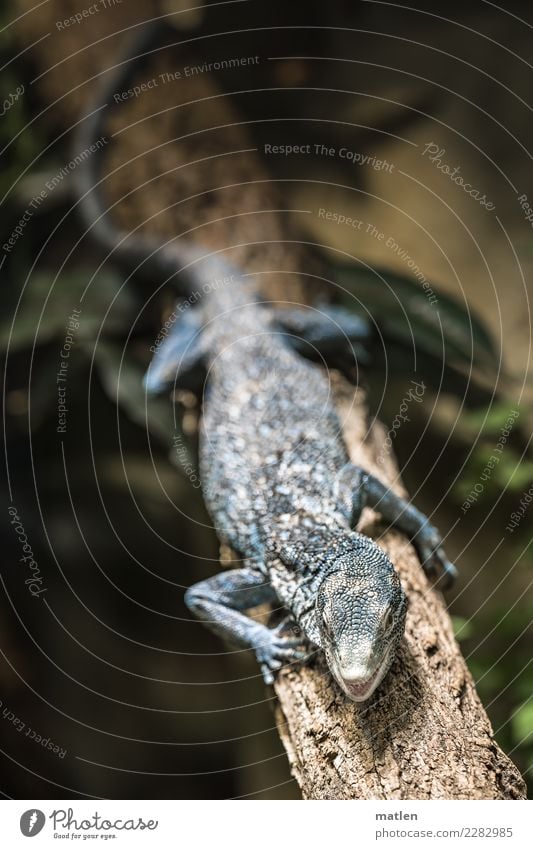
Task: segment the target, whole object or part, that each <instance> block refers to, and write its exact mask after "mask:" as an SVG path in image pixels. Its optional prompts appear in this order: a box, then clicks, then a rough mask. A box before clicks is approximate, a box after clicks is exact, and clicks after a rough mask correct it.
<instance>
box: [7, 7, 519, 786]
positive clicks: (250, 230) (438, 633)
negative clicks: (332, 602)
mask: <svg viewBox="0 0 533 849" xmlns="http://www.w3.org/2000/svg"><path fill="white" fill-rule="evenodd" d="M19 5H20V6H21V7H22V8H23V9H26V8H28V7H29V5H31V4H29V3H28V0H20V2H19ZM69 8H70V6H69V4H66V3H60V2H57V0H56V2H52V3H50V4H49V5H47V6H44V7H41V8H40V13H39V16H29V15H28V16H27V17H25V18H23V19H22V20H21V23H20V31H21V34H22V37H23V38H25V39H26V40H27V41H28V42H30V41H33V40H34V39H36V38H37V37H38V36H40V35H41V34H42V32H41V31H43V32H46V31H48V30H53V29H54V21H55V20H56V19H57V18H61V17H62V16H66V15H67V13H71V12H68V9H69ZM60 11H61V14H60ZM63 12H64V15H63ZM116 15H118V12H117V13H115V12H113V11H110V12H109V14H106V16H105V20H104V16H96V17H95V18H91V19H90V20H87V22H86V24H85V25H84V27H83V32H82V28H81V27H72V29H71V30H69V31H68V33H63V36H64V40H63V42H60V43H59V48H60V49H61V50H62V51H63V53H62V55H59V57H58V55H57V50H58V44H57V40H54V42H53V44H52V39H50V41H46V40H44V41H42V42H40V43H39V45H38V47H37V48H36V50H35V51H34V54H33V55H34V56H35V60H36V62H37V63H38V64H39V65H40V66H41V67H43V68H46V69H50V70H49V71H48V73H47V74H46V76H44V77H43V79H42V80H41V81H40V83H39V86H38V88H39V90H40V92H41V95H42V96H43V97H44V99H45V100H49V101H55V100H57V99H58V98H61V99H60V100H59V101H58V102H57V105H56V106H55V107H54V109H53V110H52V115H53V116H54V118H55V120H56V121H59V122H61V121H68V122H70V121H71V120H72V115H76V114H79V113H80V112H81V111H82V110H83V109H84V108H85V107H86V105H87V99H88V97H89V95H90V94H91V93H92V89H93V87H94V86H93V85H92V84H89V85H84V82H85V81H86V80H87V79H88V78H89V77H90V76H91V75H92V74H94V73H95V69H101V68H102V67H105V66H106V64H109V61H108V59H109V57H108V52H109V49H110V46H111V47H112V49H113V50H116V48H117V44H116V42H117V41H119V42H122V41H123V37H122V36H119V37H118V38H117V39H114V38H113V39H111V41H110V42H108V43H107V48H106V49H107V51H108V52H107V53H106V52H105V51H104V50H102V48H101V47H100V46H99V45H98V44H96V45H95V46H93V47H91V48H89V49H88V50H83V52H81V53H77V52H76V50H77V49H78V48H79V49H81V48H82V47H85V44H90V43H91V42H92V41H96V39H97V38H98V37H102V36H103V35H105V34H106V31H107V32H113V27H116V28H117V29H120V28H121V27H122V28H124V27H125V26H126V25H127V24H129V23H131V22H133V21H134V20H135V18H136V17H137V13H136V12H135V11H134V10H133V7H132V6H131V4H129V6H128V7H127V8H126V6H125V5H124V6H122V7H120V26H119V21H118V19H116ZM130 18H131V20H130ZM99 27H102V29H101V30H100V29H99ZM77 39H80V43H79V44H78V41H77ZM67 56H72V57H73V58H72V60H70V61H68V62H66V64H60V65H56V63H57V62H58V61H59V59H62V58H64V57H67ZM179 57H180V62H182V63H183V61H184V59H183V49H182V50H181V51H180V54H179ZM168 61H169V59H168V56H167V55H166V54H162V55H161V56H158V57H157V58H155V59H154V63H153V65H152V66H151V67H150V68H148V69H145V70H144V71H143V74H142V75H141V76H144V77H145V78H149V77H153V76H155V75H157V74H158V73H159V72H160V71H161V70H162V69H164V68H165V67H167V65H168ZM67 71H68V73H67ZM77 86H80V87H79V88H78V87H77ZM71 89H72V94H69V95H67V94H66V92H67V91H69V90H71ZM156 91H157V95H156V94H154V95H153V97H151V98H150V100H149V101H148V100H146V99H143V98H138V99H136V100H130V101H128V102H126V103H123V104H121V108H120V109H119V110H117V111H116V112H115V113H114V114H113V117H112V128H113V130H115V131H117V130H120V129H122V128H124V127H128V126H130V127H132V128H133V130H132V131H130V132H125V133H123V134H122V135H120V136H118V137H117V139H116V141H115V142H114V144H113V146H112V150H111V152H110V153H109V168H110V169H113V168H120V166H121V165H124V164H126V167H123V168H121V169H120V170H117V171H116V173H114V174H113V175H112V176H111V177H110V178H109V180H108V181H107V182H106V191H107V194H108V198H109V200H110V201H111V202H116V201H117V200H118V199H119V198H121V197H124V196H128V199H127V201H124V202H122V203H120V204H118V205H117V207H115V210H114V214H115V215H116V219H117V221H118V222H119V223H120V224H121V226H123V227H127V228H128V227H134V226H136V225H138V224H140V223H141V222H147V224H146V229H149V230H150V231H151V232H152V233H158V234H160V235H161V236H167V237H168V236H174V235H176V234H177V233H183V232H187V231H188V230H189V229H190V227H191V222H193V224H192V226H194V227H195V231H196V233H195V235H196V234H198V236H199V241H201V242H202V243H203V244H205V245H206V246H209V247H212V248H219V247H227V246H228V245H232V246H237V247H234V249H233V253H232V257H233V259H234V261H236V262H238V263H239V264H240V265H241V266H242V267H243V268H246V270H247V271H248V272H250V271H259V272H262V273H263V274H264V275H265V277H264V278H263V279H266V281H267V284H268V294H269V295H270V296H271V297H283V296H285V297H287V298H288V299H294V300H306V299H308V298H309V297H312V288H313V286H314V285H316V281H313V278H312V276H308V275H309V271H310V267H311V266H310V259H309V256H308V255H307V254H306V253H305V251H304V250H303V248H302V246H300V245H298V243H297V241H296V242H292V243H291V242H290V241H287V239H290V235H289V236H287V228H286V219H285V218H284V216H282V214H280V213H279V209H280V198H279V197H278V195H277V192H276V191H275V190H273V188H272V184H270V183H269V181H268V178H267V175H266V174H265V172H264V170H263V165H262V164H261V161H260V159H259V158H258V156H257V154H256V153H255V152H253V151H249V152H247V153H240V154H239V155H238V156H235V157H234V156H230V157H228V158H227V159H224V158H222V159H220V160H217V159H209V158H208V157H209V155H210V154H211V153H213V151H215V150H216V151H217V152H218V151H220V150H226V151H235V150H242V149H244V148H250V147H251V145H250V142H249V139H248V137H247V135H246V133H245V132H244V130H243V128H242V127H241V126H234V127H231V128H229V129H222V130H218V131H216V132H213V133H208V134H207V135H206V136H205V137H204V136H203V135H201V134H200V135H192V136H190V137H188V138H185V139H184V138H181V136H182V134H183V133H186V132H187V131H188V130H190V129H191V126H193V127H194V128H195V129H198V127H199V126H203V125H204V124H207V125H208V126H211V125H212V126H217V125H218V126H220V125H224V124H227V123H229V122H231V121H234V120H235V116H234V114H233V110H232V106H231V103H230V102H228V99H225V101H224V103H223V104H222V103H221V102H220V103H219V102H218V101H213V103H212V105H211V106H210V109H209V110H206V109H205V108H204V109H201V110H200V111H198V109H197V108H196V107H195V104H194V101H195V100H196V99H201V98H202V97H205V96H206V95H207V94H210V93H212V92H213V91H216V87H215V86H214V85H213V81H212V80H211V79H210V78H209V77H208V75H204V76H203V77H202V78H198V79H194V80H188V81H183V83H182V85H180V87H179V88H178V87H173V88H169V87H164V88H160V89H157V90H156ZM158 97H160V98H161V100H160V102H159V103H158V100H157V98H158ZM169 102H170V103H172V104H173V105H174V106H177V105H178V104H180V103H181V104H191V105H188V106H182V108H181V109H176V110H171V111H164V110H165V107H168V105H169ZM213 110H215V112H216V114H213ZM193 113H194V115H193ZM150 114H152V115H156V116H157V118H154V119H153V120H151V121H146V122H143V123H138V122H139V121H142V120H143V119H144V118H146V117H147V115H150ZM165 142H167V144H165ZM168 142H170V143H168ZM147 151H149V153H147ZM198 160H202V162H201V163H199V164H197V165H189V167H187V168H186V169H182V168H180V167H179V166H182V165H184V164H185V163H190V162H194V161H198ZM161 174H163V175H164V176H163V177H162V178H161V177H160V176H159V175H161ZM151 178H154V182H152V183H149V184H148V185H147V187H146V188H145V189H141V190H139V191H136V193H135V194H134V195H132V196H129V192H130V191H131V190H132V189H135V188H136V187H137V186H139V185H140V184H142V183H143V182H145V181H147V180H150V179H151ZM199 192H201V193H202V194H201V195H199V194H198V193H199ZM184 197H189V198H190V199H189V200H188V201H186V202H184V201H183V198H184ZM176 198H179V199H180V202H179V203H178V204H177V205H175V206H171V204H173V203H175V202H176ZM161 211H164V212H163V213H162V214H159V213H161ZM235 211H238V215H235ZM259 211H260V214H257V213H258V212H259ZM249 213H251V214H249ZM148 219H150V220H148ZM200 225H201V226H200ZM312 268H313V270H314V266H312ZM265 272H266V274H265ZM333 380H334V388H335V394H336V402H337V404H338V409H339V412H340V415H341V419H342V421H343V425H344V432H345V438H346V443H347V445H348V448H349V452H350V454H351V457H352V459H353V460H354V461H356V462H358V463H360V464H361V465H362V466H364V467H365V468H367V469H368V470H371V471H374V472H375V473H376V474H377V475H378V476H380V477H381V478H382V479H383V480H384V481H386V482H388V483H391V484H392V485H393V487H394V488H396V489H398V491H402V490H401V484H400V483H399V479H398V473H397V469H396V466H395V464H394V461H393V459H392V458H391V457H387V456H385V455H383V456H384V460H383V463H380V464H379V465H378V464H377V458H378V455H379V454H380V452H381V451H382V448H383V444H384V432H383V427H382V426H381V425H380V424H373V425H372V426H371V427H369V426H368V424H367V416H366V408H365V403H364V397H363V393H362V392H361V391H356V390H354V389H353V387H351V386H350V385H349V384H348V383H346V382H345V381H344V380H342V379H341V378H340V377H338V376H335V375H333ZM376 519H377V517H376V516H375V515H373V514H372V512H371V511H369V510H366V511H365V513H364V515H363V520H362V523H361V526H360V527H361V529H362V530H364V531H365V533H368V534H369V535H371V536H378V535H379V525H378V524H377V522H376ZM379 541H380V544H382V545H383V546H384V547H385V548H386V550H387V551H388V553H389V554H390V557H391V559H392V561H393V563H394V564H395V565H396V567H397V568H398V570H399V572H400V575H401V577H402V580H403V584H404V588H405V590H406V593H407V595H408V598H409V613H408V617H407V627H406V637H405V641H404V645H403V648H402V651H401V653H400V655H399V657H398V658H397V660H396V661H395V663H394V666H393V668H392V670H391V672H390V673H389V675H388V676H387V679H386V681H385V682H384V683H383V685H382V686H381V687H380V688H379V689H378V691H377V692H376V694H375V696H374V697H373V699H372V700H371V702H370V703H369V704H363V705H362V706H357V705H355V704H353V703H351V702H348V701H347V700H346V699H345V697H344V696H343V695H342V694H341V692H340V691H339V690H338V688H337V687H336V685H335V684H334V683H333V681H332V679H331V677H330V675H329V673H328V671H327V669H326V667H325V666H324V664H323V662H322V661H321V660H320V659H318V660H317V661H316V664H315V665H314V666H313V667H310V666H306V667H303V668H301V669H291V670H285V671H283V672H282V674H280V676H279V678H278V680H277V682H276V685H275V689H276V693H277V696H278V699H279V706H278V708H277V721H278V728H279V733H280V735H281V738H282V740H283V743H284V745H285V748H286V750H287V753H288V757H289V761H290V764H291V769H292V772H293V774H294V776H295V778H296V780H297V781H298V783H299V785H300V787H301V790H302V794H303V796H304V797H305V798H309V799H356V798H373V799H437V798H440V799H442V798H447V799H519V798H523V797H524V793H525V790H524V783H523V780H522V778H521V776H520V774H519V773H518V771H517V769H516V767H515V766H514V765H513V764H512V763H511V761H510V760H509V759H508V758H507V757H506V755H504V754H503V752H502V751H501V750H500V748H499V747H498V746H497V744H496V743H495V742H494V740H493V736H492V729H491V726H490V723H489V720H488V717H487V715H486V713H485V711H484V709H483V707H482V705H481V702H480V700H479V697H478V695H477V693H476V690H475V687H474V684H473V681H472V678H471V676H470V674H469V672H468V669H467V667H466V664H465V661H464V659H463V657H462V655H461V652H460V649H459V646H458V644H457V643H456V641H455V639H454V636H453V632H452V627H451V622H450V618H449V616H448V614H447V611H446V608H445V606H444V603H443V600H442V598H441V596H440V594H439V593H438V592H436V591H435V590H433V589H432V588H431V586H430V584H429V583H428V581H427V579H426V578H425V576H424V573H423V572H422V569H421V568H420V564H419V561H418V559H417V557H416V554H415V553H414V550H413V548H412V546H411V545H410V544H409V543H408V542H407V540H406V539H405V538H404V537H403V536H401V535H399V534H397V533H395V532H388V533H386V534H384V535H383V536H381V537H379Z"/></svg>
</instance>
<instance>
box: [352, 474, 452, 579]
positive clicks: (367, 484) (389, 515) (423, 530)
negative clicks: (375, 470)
mask: <svg viewBox="0 0 533 849" xmlns="http://www.w3.org/2000/svg"><path fill="white" fill-rule="evenodd" d="M336 489H337V496H338V498H339V499H340V501H341V504H342V506H343V508H344V510H345V513H346V514H347V516H348V519H349V521H350V524H351V525H352V527H355V526H356V524H357V522H358V520H359V517H360V515H361V511H362V509H363V507H364V506H365V505H368V506H369V507H372V508H373V509H374V510H377V512H378V513H381V515H382V516H383V518H384V519H386V520H387V521H388V522H391V524H393V525H394V526H395V527H396V528H398V529H399V530H400V531H402V532H403V533H405V534H407V535H408V536H409V537H411V539H412V542H413V545H414V546H415V548H416V550H417V552H418V556H419V557H420V560H421V562H422V567H423V569H424V571H425V572H426V573H427V574H429V575H433V574H435V573H436V572H437V570H438V569H439V568H440V570H441V571H442V575H443V578H444V585H445V586H446V587H449V586H451V585H452V584H453V582H454V580H455V578H456V577H457V569H456V567H455V566H454V565H453V563H450V561H449V560H448V558H447V557H446V554H445V551H444V549H443V547H442V539H441V536H440V534H439V532H438V530H437V529H436V528H435V527H434V526H433V525H432V524H430V522H429V520H428V518H427V516H425V515H424V514H423V513H421V512H420V510H417V509H416V507H413V505H412V504H410V503H409V502H408V501H406V500H405V498H402V497H401V496H399V495H396V493H395V492H393V491H392V490H391V489H389V488H388V487H386V486H385V485H384V484H382V483H381V481H380V480H378V478H375V477H374V476H373V475H370V474H368V472H365V470H364V469H361V468H360V467H359V466H355V465H353V464H352V463H347V464H346V466H344V468H343V469H341V471H340V473H339V476H338V478H337V482H336Z"/></svg>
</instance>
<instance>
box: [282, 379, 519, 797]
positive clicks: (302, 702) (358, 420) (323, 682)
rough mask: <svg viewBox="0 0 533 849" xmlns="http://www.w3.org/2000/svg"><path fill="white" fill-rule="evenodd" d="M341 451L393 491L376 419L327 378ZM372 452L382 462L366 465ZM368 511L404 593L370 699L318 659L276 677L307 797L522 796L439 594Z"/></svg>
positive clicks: (396, 537) (340, 383) (353, 394)
mask: <svg viewBox="0 0 533 849" xmlns="http://www.w3.org/2000/svg"><path fill="white" fill-rule="evenodd" d="M334 390H335V397H336V403H337V407H338V410H339V414H340V416H341V420H342V423H343V428H344V436H345V440H346V444H347V446H348V450H349V453H350V456H351V459H352V460H353V461H354V462H356V463H358V464H360V465H361V466H363V467H364V468H366V469H368V470H369V471H372V472H373V473H375V474H376V475H378V476H379V477H380V478H381V479H382V480H383V481H384V482H386V483H388V484H391V485H392V487H393V489H395V490H396V491H397V492H399V493H401V494H404V495H405V491H404V490H403V489H402V487H401V484H400V483H399V477H398V470H397V467H396V465H395V463H394V460H393V459H392V458H391V457H390V456H385V453H384V452H383V443H384V437H385V434H384V429H383V426H382V425H381V424H379V423H375V424H373V425H372V426H371V427H368V426H367V411H366V407H365V401H364V395H363V393H362V391H360V390H355V389H354V388H353V387H352V386H350V385H349V384H348V383H346V382H345V381H344V380H342V379H340V378H336V379H334ZM378 457H380V459H381V457H383V462H380V463H379V465H378V464H377V462H376V461H377V459H378ZM377 518H378V517H377V516H376V514H375V513H373V511H371V510H368V509H365V511H364V514H363V517H362V522H361V524H360V526H359V529H360V530H362V531H364V532H365V533H367V534H368V535H369V536H372V537H375V538H379V544H380V545H382V546H383V548H384V549H385V550H386V551H387V553H388V554H389V556H390V558H391V560H392V562H393V563H394V564H395V566H396V568H397V569H398V572H399V574H400V576H401V579H402V583H403V586H404V589H405V591H406V593H407V596H408V599H409V611H408V615H407V625H406V634H405V640H404V644H403V646H402V650H401V653H400V656H399V657H398V658H397V660H396V661H395V663H394V665H393V667H392V670H391V672H390V673H389V675H388V676H387V678H386V680H385V681H384V682H383V684H382V685H381V686H380V687H379V688H378V690H377V691H376V693H375V694H374V696H373V697H372V699H371V700H370V702H368V703H363V704H361V705H357V704H354V703H351V702H349V701H348V700H347V699H346V698H345V697H344V696H343V694H342V693H341V691H340V689H339V688H338V687H337V686H336V684H334V682H333V680H332V678H331V676H330V675H329V672H328V670H327V667H326V666H325V663H324V662H323V660H322V659H317V662H316V665H315V666H314V668H309V667H303V668H301V669H290V670H289V669H286V670H284V671H283V672H282V673H281V674H280V675H279V677H278V680H277V682H276V684H275V689H276V694H277V696H278V699H279V706H278V707H277V710H276V714H277V723H278V729H279V733H280V735H281V738H282V740H283V743H284V745H285V748H286V750H287V754H288V756H289V761H290V764H291V770H292V773H293V775H294V776H295V778H296V780H297V781H298V784H299V785H300V787H301V790H302V793H303V796H304V798H307V799H521V798H524V794H525V788H524V782H523V780H522V778H521V776H520V774H519V772H518V770H517V769H516V767H515V766H514V764H512V763H511V761H510V760H509V758H508V757H507V756H506V755H505V754H504V753H503V752H502V751H501V749H500V748H499V746H498V745H497V744H496V743H495V741H494V739H493V733H492V728H491V725H490V722H489V720H488V717H487V715H486V713H485V711H484V709H483V706H482V704H481V702H480V700H479V696H478V695H477V693H476V690H475V687H474V682H473V680H472V677H471V675H470V673H469V671H468V669H467V667H466V664H465V661H464V659H463V657H462V655H461V651H460V649H459V646H458V644H457V642H456V640H455V638H454V636H453V632H452V626H451V621H450V617H449V616H448V613H447V611H446V608H445V605H444V602H443V599H442V596H441V594H440V593H439V592H438V591H436V590H434V589H432V588H431V585H430V584H429V582H428V580H427V578H426V577H425V575H424V572H423V571H422V569H421V567H420V562H419V560H418V558H417V555H416V553H415V551H414V549H413V547H412V546H411V544H410V543H409V542H408V541H407V540H406V539H405V538H404V537H403V536H402V535H400V534H399V533H397V532H396V531H388V532H386V533H385V534H383V535H380V526H379V524H378V522H377Z"/></svg>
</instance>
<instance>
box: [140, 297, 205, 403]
mask: <svg viewBox="0 0 533 849" xmlns="http://www.w3.org/2000/svg"><path fill="white" fill-rule="evenodd" d="M202 319H203V315H202V310H201V309H200V308H199V307H190V306H189V307H188V308H187V309H185V310H184V311H183V312H180V311H179V305H178V306H177V307H176V308H175V310H174V312H173V313H172V314H171V315H170V316H169V318H168V319H167V321H166V322H165V325H164V327H163V329H162V330H161V331H160V333H159V335H158V337H157V338H156V341H155V344H154V345H153V346H152V350H153V352H154V356H153V358H152V361H151V363H150V365H149V367H148V371H147V372H146V375H145V377H144V386H145V388H146V390H147V392H149V393H150V394H158V393H161V392H165V391H170V390H171V389H172V388H175V389H192V390H194V389H198V388H201V386H202V384H203V381H204V379H205V349H204V342H203V336H202V332H201V331H202Z"/></svg>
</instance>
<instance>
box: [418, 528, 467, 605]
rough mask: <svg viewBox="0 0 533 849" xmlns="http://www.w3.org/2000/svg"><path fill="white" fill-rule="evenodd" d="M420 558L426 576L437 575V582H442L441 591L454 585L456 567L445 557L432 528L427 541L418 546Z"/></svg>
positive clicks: (438, 538) (437, 535) (437, 536)
mask: <svg viewBox="0 0 533 849" xmlns="http://www.w3.org/2000/svg"><path fill="white" fill-rule="evenodd" d="M420 558H421V560H422V568H423V569H424V572H425V573H426V575H428V576H431V577H432V576H434V575H438V582H439V583H441V582H442V588H443V589H446V590H447V589H449V588H450V587H451V586H452V585H453V584H454V582H455V579H456V578H457V575H458V572H457V567H456V566H454V564H453V563H451V562H450V561H449V560H448V558H447V557H446V554H445V552H444V549H443V548H442V540H441V538H440V536H439V534H438V532H437V531H436V530H435V529H434V528H433V529H432V530H431V532H430V534H428V540H427V541H426V540H424V542H423V543H422V544H421V545H420Z"/></svg>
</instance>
